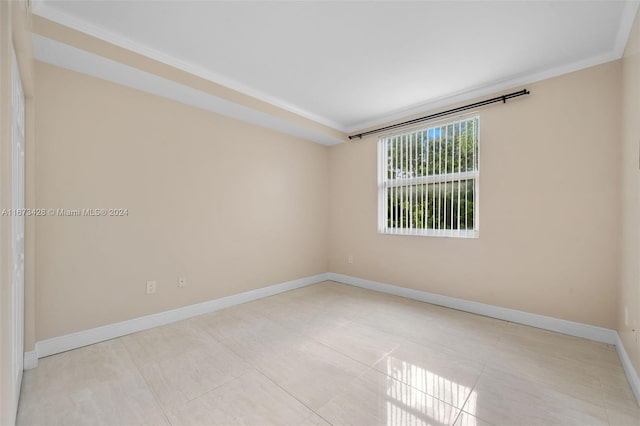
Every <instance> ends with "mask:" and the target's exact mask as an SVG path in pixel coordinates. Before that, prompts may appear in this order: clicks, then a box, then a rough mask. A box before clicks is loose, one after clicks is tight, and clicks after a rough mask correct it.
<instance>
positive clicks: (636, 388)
mask: <svg viewBox="0 0 640 426" xmlns="http://www.w3.org/2000/svg"><path fill="white" fill-rule="evenodd" d="M616 337H617V339H616V350H617V351H618V356H619V357H620V362H622V368H624V372H625V374H626V376H627V380H629V384H630V385H631V390H632V391H633V394H634V395H635V396H636V401H638V404H640V377H638V372H637V371H636V369H635V368H633V364H632V363H631V359H630V358H629V355H627V351H626V350H625V349H624V345H623V344H622V339H620V335H619V334H618V333H616Z"/></svg>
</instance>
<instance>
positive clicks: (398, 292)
mask: <svg viewBox="0 0 640 426" xmlns="http://www.w3.org/2000/svg"><path fill="white" fill-rule="evenodd" d="M327 280H331V281H336V282H339V283H342V284H348V285H353V286H356V287H362V288H366V289H369V290H374V291H379V292H382V293H387V294H392V295H395V296H401V297H406V298H408V299H414V300H419V301H421V302H427V303H431V304H434V305H439V306H445V307H447V308H452V309H457V310H460V311H465V312H470V313H474V314H479V315H484V316H487V317H492V318H497V319H501V320H505V321H510V322H514V323H518V324H523V325H529V326H532V327H537V328H541V329H544V330H550V331H556V332H558V333H563V334H568V335H570V336H575V337H582V338H585V339H590V340H595V341H597V342H602V343H607V344H610V345H615V346H616V349H617V351H618V356H619V357H620V361H621V362H622V366H623V367H624V371H625V373H626V375H627V378H628V380H629V383H630V385H631V389H632V390H633V393H634V394H635V396H636V399H637V400H638V402H639V403H640V379H639V378H638V373H637V372H636V370H635V369H634V367H633V365H632V364H631V360H630V359H629V356H628V355H627V353H626V351H625V349H624V346H623V344H622V341H621V340H620V336H619V335H618V332H617V331H615V330H611V329H608V328H602V327H596V326H593V325H588V324H581V323H577V322H573V321H567V320H563V319H558V318H553V317H547V316H544V315H538V314H532V313H529V312H523V311H518V310H515V309H509V308H502V307H499V306H494V305H488V304H485V303H479V302H473V301H469V300H464V299H458V298H455V297H449V296H443V295H440V294H435V293H429V292H426V291H421V290H414V289H409V288H404V287H399V286H396V285H391V284H385V283H381V282H377V281H371V280H366V279H363V278H356V277H351V276H348V275H343V274H336V273H333V272H328V273H324V274H318V275H313V276H310V277H305V278H300V279H297V280H293V281H287V282H284V283H280V284H275V285H272V286H269V287H263V288H259V289H256V290H251V291H247V292H245V293H239V294H234V295H231V296H227V297H223V298H220V299H214V300H209V301H207V302H202V303H198V304H195V305H189V306H184V307H182V308H177V309H172V310H170V311H165V312H160V313H157V314H153V315H147V316H144V317H140V318H134V319H131V320H128V321H122V322H118V323H115V324H109V325H105V326H102V327H97V328H92V329H89V330H84V331H79V332H77V333H72V334H67V335H65V336H60V337H54V338H52V339H47V340H42V341H40V342H37V343H36V349H35V350H34V351H31V352H25V354H24V368H25V370H28V369H31V368H35V367H37V365H38V358H42V357H45V356H49V355H53V354H57V353H60V352H65V351H68V350H71V349H76V348H79V347H82V346H87V345H91V344H94V343H98V342H102V341H105V340H109V339H114V338H116V337H121V336H125V335H127V334H131V333H135V332H138V331H142V330H147V329H149V328H153V327H157V326H160V325H165V324H169V323H172V322H176V321H180V320H184V319H188V318H192V317H195V316H198V315H203V314H206V313H209V312H214V311H217V310H220V309H224V308H228V307H230V306H234V305H238V304H241V303H246V302H250V301H252V300H257V299H261V298H264V297H268V296H273V295H275V294H278V293H282V292H285V291H289V290H294V289H297V288H301V287H306V286H308V285H312V284H316V283H319V282H322V281H327Z"/></svg>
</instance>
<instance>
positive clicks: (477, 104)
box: [349, 89, 531, 139]
mask: <svg viewBox="0 0 640 426" xmlns="http://www.w3.org/2000/svg"><path fill="white" fill-rule="evenodd" d="M529 93H531V92H529V91H528V90H527V89H523V90H520V91H518V92H513V93H509V94H507V95H502V96H496V97H495V98H491V99H485V100H484V101H480V102H474V103H472V104H469V105H464V106H461V107H458V108H453V109H449V110H446V111H442V112H437V113H435V114H431V115H426V116H424V117H420V118H414V119H413V120H409V121H403V122H402V123H397V124H392V125H390V126H385V127H380V128H378V129H374V130H369V131H367V132H362V133H358V134H355V135H351V136H349V139H356V138H358V139H362V137H363V136H369V135H373V134H375V133H380V132H384V131H385V130H391V129H397V128H398V127H404V126H408V125H411V124H416V123H421V122H423V121H428V120H432V119H434V118H439V117H444V116H447V115H451V114H455V113H458V112H462V111H467V110H470V109H473V108H477V107H481V106H485V105H489V104H494V103H496V102H500V101H502V103H506V102H507V99H511V98H517V97H518V96H522V95H528V94H529Z"/></svg>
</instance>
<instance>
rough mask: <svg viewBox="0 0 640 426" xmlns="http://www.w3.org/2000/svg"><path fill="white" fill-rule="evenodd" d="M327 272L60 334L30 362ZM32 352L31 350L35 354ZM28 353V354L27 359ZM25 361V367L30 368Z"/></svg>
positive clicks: (45, 342)
mask: <svg viewBox="0 0 640 426" xmlns="http://www.w3.org/2000/svg"><path fill="white" fill-rule="evenodd" d="M327 277H328V275H327V274H326V273H324V274H318V275H313V276H310V277H305V278H300V279H297V280H292V281H287V282H283V283H280V284H275V285H271V286H268V287H263V288H258V289H255V290H251V291H247V292H244V293H239V294H234V295H231V296H227V297H222V298H220V299H214V300H209V301H207V302H202V303H197V304H195V305H189V306H184V307H182V308H177V309H172V310H170V311H165V312H159V313H157V314H153V315H147V316H144V317H140V318H134V319H131V320H127V321H122V322H118V323H115V324H109V325H104V326H102V327H96V328H92V329H89V330H83V331H79V332H77V333H72V334H67V335H64V336H60V337H54V338H51V339H46V340H42V341H39V342H37V343H36V350H35V353H34V355H35V354H37V356H36V359H35V362H33V357H34V355H29V365H30V366H31V365H33V366H35V365H37V358H42V357H45V356H49V355H53V354H57V353H60V352H65V351H68V350H71V349H76V348H80V347H82V346H87V345H91V344H94V343H98V342H103V341H105V340H109V339H114V338H116V337H121V336H125V335H127V334H131V333H135V332H138V331H142V330H147V329H149V328H153V327H157V326H160V325H165V324H169V323H172V322H176V321H181V320H184V319H188V318H192V317H195V316H198V315H203V314H207V313H209V312H214V311H217V310H220V309H224V308H228V307H230V306H234V305H238V304H240V303H245V302H250V301H252V300H256V299H261V298H263V297H268V296H273V295H274V294H278V293H282V292H285V291H289V290H294V289H296V288H300V287H306V286H308V285H311V284H316V283H319V282H322V281H326V280H327V279H328V278H327ZM31 353H32V352H29V354H31ZM26 358H27V354H25V360H26ZM26 365H27V363H26V361H25V368H26Z"/></svg>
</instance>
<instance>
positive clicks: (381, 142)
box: [378, 112, 480, 238]
mask: <svg viewBox="0 0 640 426" xmlns="http://www.w3.org/2000/svg"><path fill="white" fill-rule="evenodd" d="M472 119H475V120H476V122H477V127H476V132H475V133H476V135H477V138H476V146H477V148H476V152H477V154H476V160H475V161H474V164H475V165H476V170H474V171H466V172H458V173H443V174H436V175H429V176H418V177H409V178H405V179H388V169H387V166H388V158H387V141H388V140H390V139H392V138H397V137H410V136H411V135H415V134H417V133H419V132H421V131H425V132H428V131H429V130H430V129H437V128H442V127H444V126H447V125H453V124H454V123H459V122H462V121H467V120H472ZM469 179H473V180H474V196H473V203H474V204H473V224H474V228H473V229H420V228H417V227H413V226H409V227H403V228H398V227H395V228H391V227H389V226H388V199H387V190H388V189H389V188H394V187H411V186H415V185H424V184H436V183H445V188H446V183H449V182H451V183H454V182H458V185H459V184H460V181H463V180H469ZM479 189H480V115H479V114H478V113H477V112H474V113H470V114H465V115H462V116H457V117H454V118H448V119H444V120H440V121H437V122H431V123H429V124H426V125H425V124H422V125H418V126H413V127H411V128H407V129H403V131H402V132H396V133H389V134H385V135H383V136H381V137H380V138H379V139H378V233H380V234H391V235H417V236H427V237H453V238H478V237H479V231H480V221H479V217H480V215H479V211H480V203H479V198H480V197H479V194H480V191H479Z"/></svg>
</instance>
